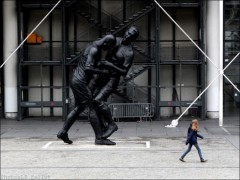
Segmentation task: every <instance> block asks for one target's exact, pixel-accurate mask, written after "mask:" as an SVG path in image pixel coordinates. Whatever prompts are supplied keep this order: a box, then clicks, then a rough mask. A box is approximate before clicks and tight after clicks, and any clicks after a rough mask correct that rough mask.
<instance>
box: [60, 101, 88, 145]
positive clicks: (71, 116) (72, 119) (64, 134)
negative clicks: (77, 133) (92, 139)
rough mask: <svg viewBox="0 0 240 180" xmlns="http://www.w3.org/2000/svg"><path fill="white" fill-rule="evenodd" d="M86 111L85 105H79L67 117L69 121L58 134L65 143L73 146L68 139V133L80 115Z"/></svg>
mask: <svg viewBox="0 0 240 180" xmlns="http://www.w3.org/2000/svg"><path fill="white" fill-rule="evenodd" d="M84 109H85V105H84V104H80V105H77V106H76V107H75V108H74V109H73V110H72V111H71V112H70V113H69V114H68V116H67V120H66V122H65V123H64V125H63V128H62V129H61V130H60V131H59V132H58V135H57V137H58V138H59V139H62V140H63V141H64V142H65V143H68V144H72V141H71V140H70V139H69V138H68V131H69V129H70V128H71V127H72V125H73V123H74V122H75V121H76V119H77V117H78V115H79V114H80V113H81V112H82V111H83V110H84Z"/></svg>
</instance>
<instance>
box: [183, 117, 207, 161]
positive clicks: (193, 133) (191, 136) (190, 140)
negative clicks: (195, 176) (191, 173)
mask: <svg viewBox="0 0 240 180" xmlns="http://www.w3.org/2000/svg"><path fill="white" fill-rule="evenodd" d="M197 132H198V120H197V119H194V120H192V123H191V124H190V127H189V128H188V136H187V141H186V145H188V144H189V146H188V149H187V150H186V151H185V152H184V153H183V155H182V156H181V157H180V159H179V160H180V161H182V162H185V160H184V157H185V156H186V155H187V154H188V153H189V152H190V151H191V148H192V146H193V145H194V146H195V147H196V149H197V151H198V155H199V157H200V161H201V162H207V160H205V159H203V156H202V152H201V149H200V147H199V145H198V143H197V138H198V137H200V138H201V139H203V136H202V135H200V134H198V133H197Z"/></svg>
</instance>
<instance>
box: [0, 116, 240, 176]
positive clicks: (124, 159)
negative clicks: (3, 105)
mask: <svg viewBox="0 0 240 180" xmlns="http://www.w3.org/2000/svg"><path fill="white" fill-rule="evenodd" d="M170 122H171V120H170V119H169V120H161V121H152V122H150V121H142V122H117V124H118V126H119V130H118V131H117V132H116V133H114V134H113V135H112V137H111V138H110V139H111V140H113V141H115V142H116V143H117V145H116V146H96V145H94V133H93V130H92V128H91V126H90V124H89V122H87V121H86V122H81V121H77V122H76V123H75V124H74V125H73V127H72V129H71V130H70V132H69V137H70V138H71V139H72V140H73V141H74V143H73V144H72V145H67V144H64V143H63V142H62V141H60V140H58V139H57V138H56V134H57V132H58V130H59V129H60V128H61V127H62V124H63V122H62V121H61V120H60V119H49V118H47V119H44V120H41V119H35V118H33V119H24V120H22V121H16V120H7V119H2V120H1V179H239V119H238V118H225V119H224V126H223V127H219V126H218V120H217V119H211V120H204V121H200V132H199V133H200V134H202V135H203V136H204V137H205V139H203V140H201V139H199V145H200V147H201V149H202V152H203V156H204V158H205V159H208V162H207V163H201V162H200V161H199V157H198V154H197V151H196V149H195V148H194V147H193V148H192V152H190V154H188V156H187V157H186V158H185V160H186V162H185V163H183V162H181V161H179V157H180V156H181V154H182V153H183V151H184V150H186V148H187V146H186V145H185V139H186V132H187V128H188V126H189V123H190V119H185V120H182V121H181V122H180V123H179V126H178V127H176V128H165V125H167V124H169V123H170Z"/></svg>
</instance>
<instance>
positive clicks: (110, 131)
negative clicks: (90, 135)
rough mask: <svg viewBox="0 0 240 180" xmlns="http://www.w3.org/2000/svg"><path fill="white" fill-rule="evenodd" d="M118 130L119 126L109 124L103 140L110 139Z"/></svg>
mask: <svg viewBox="0 0 240 180" xmlns="http://www.w3.org/2000/svg"><path fill="white" fill-rule="evenodd" d="M117 130H118V126H117V125H116V124H115V123H114V124H109V126H108V129H107V131H106V132H105V133H104V134H103V135H102V138H108V137H109V136H111V135H112V134H113V133H114V132H115V131H117Z"/></svg>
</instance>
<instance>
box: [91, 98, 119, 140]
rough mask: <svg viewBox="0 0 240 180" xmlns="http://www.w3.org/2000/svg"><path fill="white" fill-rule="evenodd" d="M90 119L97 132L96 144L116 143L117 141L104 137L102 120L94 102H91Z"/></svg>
mask: <svg viewBox="0 0 240 180" xmlns="http://www.w3.org/2000/svg"><path fill="white" fill-rule="evenodd" d="M88 106H89V111H90V112H89V119H90V123H91V126H92V128H93V130H94V133H95V144H96V145H115V144H116V143H115V142H112V141H110V140H108V139H102V126H101V122H100V121H99V118H98V115H97V112H96V107H95V106H94V105H93V103H92V102H91V103H89V104H88Z"/></svg>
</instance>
